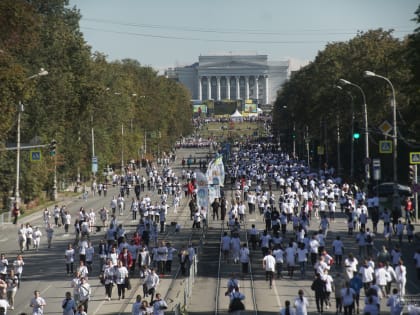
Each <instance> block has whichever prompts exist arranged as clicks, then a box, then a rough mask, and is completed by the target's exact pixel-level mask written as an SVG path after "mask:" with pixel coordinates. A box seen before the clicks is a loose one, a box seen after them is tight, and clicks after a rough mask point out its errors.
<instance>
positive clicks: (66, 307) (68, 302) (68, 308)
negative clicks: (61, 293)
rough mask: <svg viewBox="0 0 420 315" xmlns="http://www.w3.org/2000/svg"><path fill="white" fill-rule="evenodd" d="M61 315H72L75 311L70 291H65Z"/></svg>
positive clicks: (74, 303)
mask: <svg viewBox="0 0 420 315" xmlns="http://www.w3.org/2000/svg"><path fill="white" fill-rule="evenodd" d="M61 307H62V308H63V315H74V313H75V312H76V302H75V301H74V300H73V299H72V297H71V292H66V297H65V298H64V300H63V302H62V303H61Z"/></svg>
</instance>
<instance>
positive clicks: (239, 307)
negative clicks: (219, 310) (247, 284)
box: [229, 287, 245, 315]
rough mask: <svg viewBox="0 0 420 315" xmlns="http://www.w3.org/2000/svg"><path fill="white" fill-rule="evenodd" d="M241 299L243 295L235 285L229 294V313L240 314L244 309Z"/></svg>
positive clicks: (243, 297) (243, 298)
mask: <svg viewBox="0 0 420 315" xmlns="http://www.w3.org/2000/svg"><path fill="white" fill-rule="evenodd" d="M243 300H245V295H244V294H243V293H241V292H240V291H239V287H235V288H234V289H233V290H232V292H231V293H230V294H229V313H232V314H235V315H241V313H242V311H243V310H245V306H244V304H243V302H242V301H243Z"/></svg>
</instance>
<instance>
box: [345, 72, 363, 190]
mask: <svg viewBox="0 0 420 315" xmlns="http://www.w3.org/2000/svg"><path fill="white" fill-rule="evenodd" d="M339 82H340V83H341V84H343V85H351V86H353V87H355V88H357V89H358V90H359V91H360V93H361V94H362V97H363V114H364V115H363V116H364V121H365V161H364V164H365V192H367V188H368V186H369V181H370V158H369V125H368V114H367V104H366V95H365V92H364V91H363V89H362V88H361V87H360V86H359V85H357V84H355V83H352V82H350V81H347V80H344V79H340V80H339Z"/></svg>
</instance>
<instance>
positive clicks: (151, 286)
mask: <svg viewBox="0 0 420 315" xmlns="http://www.w3.org/2000/svg"><path fill="white" fill-rule="evenodd" d="M144 284H145V285H146V289H147V294H146V295H145V296H147V295H150V304H152V302H153V296H154V294H155V291H156V287H157V286H158V284H159V276H158V275H157V274H156V271H155V269H154V268H151V269H150V273H149V274H148V275H147V276H146V278H145V279H144Z"/></svg>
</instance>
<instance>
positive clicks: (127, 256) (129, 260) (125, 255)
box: [118, 247, 133, 270]
mask: <svg viewBox="0 0 420 315" xmlns="http://www.w3.org/2000/svg"><path fill="white" fill-rule="evenodd" d="M118 260H119V261H121V262H122V264H123V266H124V267H126V268H127V269H128V270H130V268H131V266H132V265H133V257H132V256H131V253H130V252H129V251H128V248H127V247H124V248H123V250H122V252H121V253H120V254H119V255H118Z"/></svg>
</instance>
